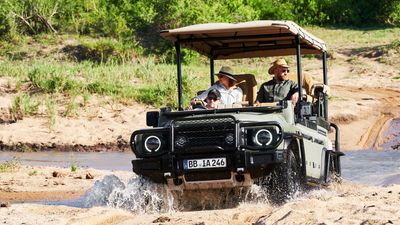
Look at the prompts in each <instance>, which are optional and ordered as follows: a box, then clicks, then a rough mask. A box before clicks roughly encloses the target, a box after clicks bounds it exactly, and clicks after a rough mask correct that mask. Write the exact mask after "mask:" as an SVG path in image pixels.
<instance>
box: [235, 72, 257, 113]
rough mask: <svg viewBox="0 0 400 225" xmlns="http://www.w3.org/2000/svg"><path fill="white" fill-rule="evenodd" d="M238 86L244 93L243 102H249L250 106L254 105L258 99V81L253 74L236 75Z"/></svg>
mask: <svg viewBox="0 0 400 225" xmlns="http://www.w3.org/2000/svg"><path fill="white" fill-rule="evenodd" d="M235 78H236V80H237V81H238V85H237V86H239V87H240V88H241V89H242V91H243V99H242V101H247V102H248V103H249V105H250V106H252V105H253V104H254V102H255V101H256V97H257V81H256V78H255V77H254V75H253V74H237V75H235Z"/></svg>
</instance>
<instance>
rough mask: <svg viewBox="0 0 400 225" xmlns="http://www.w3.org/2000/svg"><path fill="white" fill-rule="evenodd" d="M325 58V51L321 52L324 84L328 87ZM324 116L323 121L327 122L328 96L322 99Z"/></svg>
mask: <svg viewBox="0 0 400 225" xmlns="http://www.w3.org/2000/svg"><path fill="white" fill-rule="evenodd" d="M326 62H327V58H326V51H324V52H322V71H323V76H324V84H325V85H328V66H327V64H326ZM324 105H325V107H324V115H325V120H326V121H328V96H326V95H325V97H324Z"/></svg>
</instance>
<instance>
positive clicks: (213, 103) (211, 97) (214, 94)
mask: <svg viewBox="0 0 400 225" xmlns="http://www.w3.org/2000/svg"><path fill="white" fill-rule="evenodd" d="M220 102H221V92H219V91H218V90H217V89H211V90H210V91H209V92H208V94H207V98H206V109H215V108H217V106H218V104H219V103H220Z"/></svg>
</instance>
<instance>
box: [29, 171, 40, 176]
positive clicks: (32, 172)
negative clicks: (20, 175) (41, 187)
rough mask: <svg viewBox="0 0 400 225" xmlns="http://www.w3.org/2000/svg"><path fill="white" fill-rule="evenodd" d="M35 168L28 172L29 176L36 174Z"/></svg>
mask: <svg viewBox="0 0 400 225" xmlns="http://www.w3.org/2000/svg"><path fill="white" fill-rule="evenodd" d="M37 173H38V172H37V170H32V171H31V172H29V174H28V175H29V176H36V175H37Z"/></svg>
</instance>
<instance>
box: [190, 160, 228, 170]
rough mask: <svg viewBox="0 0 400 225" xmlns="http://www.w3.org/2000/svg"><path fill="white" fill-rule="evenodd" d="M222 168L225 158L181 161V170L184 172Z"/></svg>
mask: <svg viewBox="0 0 400 225" xmlns="http://www.w3.org/2000/svg"><path fill="white" fill-rule="evenodd" d="M223 167H226V158H225V157H222V158H209V159H185V160H183V168H184V169H185V170H191V169H204V168H223Z"/></svg>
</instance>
